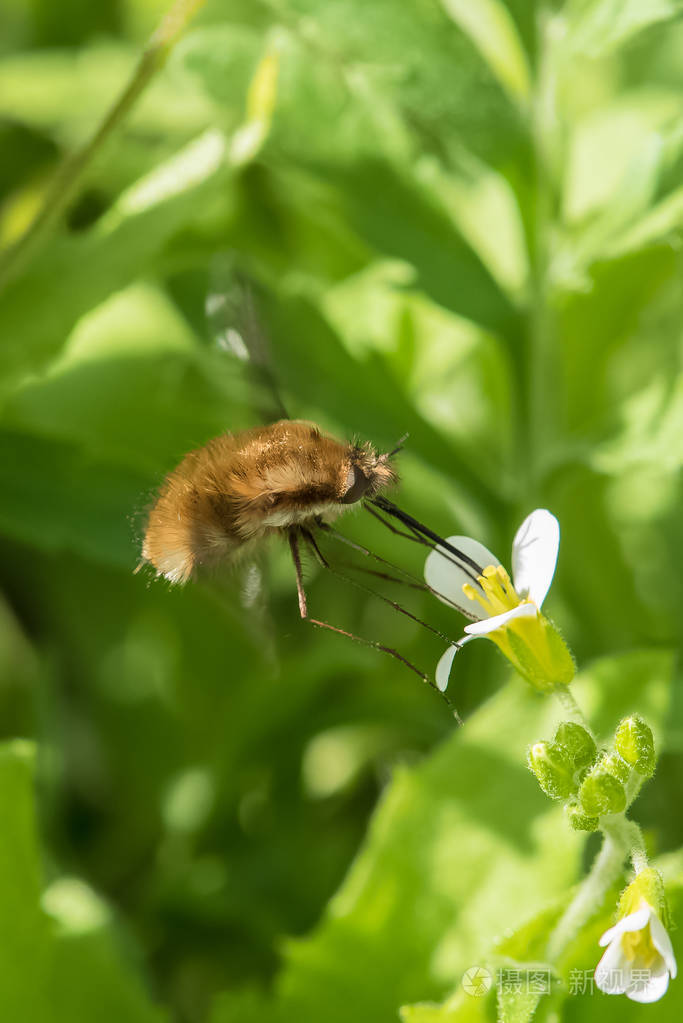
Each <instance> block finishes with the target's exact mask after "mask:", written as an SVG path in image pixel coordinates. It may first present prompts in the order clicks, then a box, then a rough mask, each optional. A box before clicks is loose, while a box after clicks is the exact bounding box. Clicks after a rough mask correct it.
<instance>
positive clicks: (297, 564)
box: [287, 529, 308, 619]
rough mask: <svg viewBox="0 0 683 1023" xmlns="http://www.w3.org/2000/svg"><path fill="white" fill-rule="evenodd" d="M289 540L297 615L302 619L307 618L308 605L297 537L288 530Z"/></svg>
mask: <svg viewBox="0 0 683 1023" xmlns="http://www.w3.org/2000/svg"><path fill="white" fill-rule="evenodd" d="M287 539H288V540H289V549H290V551H291V552H292V561H293V562H294V572H295V574H296V592H297V594H298V596H299V614H300V615H301V617H302V618H304V619H307V618H308V605H307V603H306V591H305V589H304V580H303V574H302V572H301V556H300V555H299V537H298V536H297V533H296V530H294V529H290V531H289V533H288V534H287Z"/></svg>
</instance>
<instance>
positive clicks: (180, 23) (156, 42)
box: [0, 0, 205, 288]
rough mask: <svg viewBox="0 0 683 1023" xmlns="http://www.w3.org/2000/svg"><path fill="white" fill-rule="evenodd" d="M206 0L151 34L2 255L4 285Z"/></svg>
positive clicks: (179, 3)
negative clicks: (110, 100) (118, 87)
mask: <svg viewBox="0 0 683 1023" xmlns="http://www.w3.org/2000/svg"><path fill="white" fill-rule="evenodd" d="M204 2H205V0H176V2H175V3H174V4H173V6H172V7H171V8H170V9H169V10H168V11H167V12H166V14H165V15H164V16H163V18H162V19H161V21H160V22H159V25H158V26H157V28H156V30H155V31H154V32H153V33H152V35H151V36H150V38H149V40H148V42H147V45H146V46H145V48H144V50H143V52H142V54H141V56H140V59H139V60H138V63H137V65H136V67H135V70H134V71H133V73H132V75H131V77H130V79H129V80H128V83H127V85H126V86H125V88H124V89H123V91H122V92H121V94H120V95H119V97H118V98H117V99H116V100H115V101H114V103H113V104H112V106H111V107H110V108H109V110H108V111H107V113H106V114H105V115H104V117H103V118H102V120H101V121H100V123H99V125H98V126H97V127H96V129H95V131H94V132H93V134H92V135H91V137H90V138H89V139H88V140H87V142H85V144H84V145H83V146H81V148H80V149H77V150H75V152H73V153H70V154H69V155H67V156H66V157H65V159H64V160H63V162H62V164H61V165H60V167H59V168H58V169H57V172H56V173H55V176H54V178H53V179H52V183H51V184H50V186H49V188H48V190H47V194H46V196H45V199H44V201H43V204H42V206H41V208H40V209H39V210H38V213H37V214H36V216H35V217H34V219H33V220H32V221H31V223H30V224H29V226H28V227H27V229H26V231H25V232H24V234H23V235H22V236H21V237H20V238H19V240H18V241H17V242H15V244H14V245H13V246H12V247H11V248H10V249H9V250H8V251H7V252H6V253H5V254H4V256H3V258H2V259H1V260H0V288H2V287H3V286H4V285H6V284H7V282H8V281H9V280H11V279H12V278H13V277H14V276H15V275H16V274H17V273H18V272H19V271H20V270H21V268H22V267H23V266H24V265H25V264H26V262H27V261H28V260H29V259H30V258H31V256H32V254H33V253H34V251H35V250H36V249H37V248H38V246H39V245H40V243H41V242H42V240H43V239H44V238H45V236H46V235H47V234H48V233H49V231H50V228H51V227H52V226H53V225H54V224H55V222H56V221H57V220H58V219H59V217H60V216H61V214H62V213H63V212H64V209H65V208H66V206H67V205H68V203H69V202H70V200H71V199H72V197H73V195H74V193H75V191H76V189H77V188H78V184H79V182H80V180H81V177H82V175H83V172H84V171H85V169H86V167H87V166H88V165H89V164H90V163H91V161H92V159H93V157H94V156H95V154H96V153H97V152H98V151H99V150H100V149H101V148H102V146H103V144H104V143H105V142H106V141H107V139H108V138H109V136H110V135H111V133H112V132H113V131H114V129H115V128H116V127H117V126H118V125H119V124H120V123H121V121H123V119H124V118H125V117H126V115H127V114H128V113H129V111H130V110H131V108H132V107H133V105H134V104H135V103H136V101H137V100H138V99H139V97H140V96H141V95H142V93H143V92H144V90H145V88H146V87H147V85H148V84H149V82H150V81H151V80H152V78H153V77H154V75H155V74H156V73H157V71H159V69H160V68H162V67H163V65H164V63H165V62H166V59H167V58H168V55H169V53H170V52H171V50H172V49H173V46H174V45H175V43H176V42H177V40H178V39H179V38H180V36H181V35H182V34H183V32H184V31H185V29H186V28H187V26H188V24H189V23H190V21H191V19H192V18H193V17H194V15H195V14H196V13H197V11H198V10H199V9H200V8H201V7H202V6H203V4H204Z"/></svg>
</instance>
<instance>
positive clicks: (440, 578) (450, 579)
mask: <svg viewBox="0 0 683 1023" xmlns="http://www.w3.org/2000/svg"><path fill="white" fill-rule="evenodd" d="M446 540H447V541H448V543H449V544H450V545H451V546H452V547H455V548H456V549H457V550H459V551H461V552H462V553H463V554H465V555H466V556H467V557H468V558H470V559H471V560H472V561H474V562H475V563H476V564H477V565H478V566H479V569H480V571H477V570H476V569H474V568H472V567H471V566H469V565H464V566H463V567H460V565H459V564H456V563H455V555H454V554H451V553H450V551H448V550H445V549H444V548H439V547H437V548H436V550H433V551H432V552H431V554H429V555H428V556H427V560H426V562H425V579H426V580H427V585H428V586H430V587H431V588H432V589H433V590H434V592H435V593H436V596H437V597H438V598H439V600H442V601H443V602H444V603H445V604H451V605H455V607H457V608H458V609H459V610H460V611H462V613H463V614H464V615H467V617H468V618H473V619H474V621H479V619H480V618H481V617H482V616H483V613H484V611H483V608H482V606H481V604H478V603H477V601H476V600H470V598H469V597H466V596H465V594H464V593H463V592H462V588H463V586H464V584H465V583H470V584H471V585H472V586H477V576H478V575H481V571H482V570H483V569H485V568H486V567H487V566H488V565H500V561H499V560H498V558H497V557H496V556H495V554H491V551H489V550H487V548H486V547H484V545H483V544H482V543H479V542H478V541H477V540H472V539H471V537H469V536H448V537H446Z"/></svg>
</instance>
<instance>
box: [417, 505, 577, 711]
mask: <svg viewBox="0 0 683 1023" xmlns="http://www.w3.org/2000/svg"><path fill="white" fill-rule="evenodd" d="M446 543H447V544H448V545H449V547H450V548H451V549H450V550H449V549H447V548H446V547H437V548H436V549H435V550H433V551H432V552H431V553H430V554H429V556H428V557H427V561H426V564H425V579H426V580H427V584H428V585H429V586H430V588H431V589H432V590H433V591H434V593H435V594H436V596H437V597H439V599H440V600H442V601H444V603H447V604H450V605H451V606H453V607H456V608H458V610H460V611H462V613H463V614H464V615H466V616H467V617H468V618H471V619H473V622H472V624H471V625H468V626H466V628H465V633H466V635H465V636H464V637H463V638H462V639H461V640H459V642H458V643H454V644H453V645H452V646H450V647H448V649H447V650H446V652H445V653H444V654H443V656H442V657H441V659H440V661H439V663H438V665H437V668H436V684H437V686H438V687H439V689H441V690H442V691H443V690H445V689H446V686H447V685H448V678H449V675H450V671H451V667H452V664H453V658H454V657H455V654H456V653H457V652H458V650H459V649H460V648H461V647H462V646H463V645H464V644H465V643H467V642H468V641H469V640H471V639H476V638H477V637H478V636H488V637H489V639H492V640H493V641H494V642H495V643H497V645H498V646H499V647H500V648H501V650H502V651H503V653H504V654H505V655H506V656H507V657H508V658H509V659H510V660H511V661H512V662H513V663H514V664H515V666H516V667H517V669H518V670H519V671H520V672H521V673H522V674H523V675H524V676H525V677H527V678H528V679H529V681H531V682H532V683H533V684H534V685H537V686H538V688H542V689H543V688H550V687H552V685H555V684H558V683H562V684H566V682H568V681H570V679H571V676H572V675H573V662H571V656H570V655H569V652H568V651H567V650H566V647H564V644H563V643H562V640H561V638H560V637H559V634H558V633H557V632H556V631H555V630H554V629H553V627H552V626H551V625H550V623H549V622H548V621H547V619H545V618H543V616H542V615H540V614H539V611H540V608H541V605H542V603H543V601H544V599H545V596H546V594H547V592H548V590H549V589H550V584H551V582H552V580H553V576H554V574H555V566H556V564H557V553H558V550H559V546H560V526H559V523H558V521H557V519H556V518H555V516H554V515H552V514H551V512H549V511H547V510H546V509H545V508H537V509H536V511H534V512H532V513H531V515H529V516H527V518H526V519H525V520H524V522H523V523H522V525H521V526H520V527H519V529H518V530H517V533H516V535H515V539H514V541H513V543H512V581H511V580H510V577H509V575H508V573H507V572H506V571H505V569H504V568H503V566H502V565H501V563H500V562H499V560H498V558H496V557H495V555H493V554H492V553H491V552H490V551H489V550H487V548H486V547H484V545H483V544H481V543H479V542H478V541H477V540H472V539H471V538H470V537H468V536H449V537H448V539H447V540H446ZM532 621H533V624H532ZM539 625H541V626H542V628H541V629H539V628H538V626H539ZM551 632H552V633H553V635H551ZM511 633H512V634H514V636H513V639H512V640H511ZM557 640H559V642H560V643H561V644H562V647H563V648H564V651H566V657H565V655H564V654H563V653H562V651H560V652H559V654H558V648H557ZM520 644H521V646H520ZM525 649H526V650H527V652H528V650H529V649H531V651H532V654H533V656H532V658H531V659H530V658H529V657H526V656H525V653H524V650H525ZM558 657H559V658H560V659H561V660H562V661H563V663H562V665H561V668H562V670H561V671H560V672H559V675H558V670H557V668H558V666H557V664H555V665H553V663H552V662H553V661H557V659H558ZM548 658H550V661H549V662H548ZM532 660H533V661H534V662H535V663H534V664H532V663H531V661H532ZM541 662H546V663H541ZM569 662H571V671H570V670H569V667H568V664H569ZM539 672H540V674H539ZM568 673H569V678H565V676H566V675H567V674H568ZM544 674H545V676H547V680H546V681H545V682H544V681H543V676H544ZM560 675H561V676H562V677H559V676H560ZM532 676H533V677H532ZM551 676H552V682H551V681H550V680H551Z"/></svg>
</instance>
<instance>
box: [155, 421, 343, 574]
mask: <svg viewBox="0 0 683 1023" xmlns="http://www.w3.org/2000/svg"><path fill="white" fill-rule="evenodd" d="M349 465H350V461H349V449H348V447H347V446H345V445H343V444H340V443H339V442H338V441H336V440H334V438H331V437H327V436H325V435H321V433H320V431H319V430H318V428H317V427H316V426H315V425H314V424H312V423H307V422H301V421H289V420H283V421H281V422H278V423H273V424H272V425H271V426H266V427H258V428H255V429H253V430H247V431H244V432H243V433H239V434H235V435H233V434H223V435H222V436H220V437H216V438H214V439H213V440H211V441H209V442H208V443H207V444H206V445H204V447H202V448H199V449H197V450H196V451H192V452H190V453H189V454H188V455H186V456H185V458H184V459H183V461H182V462H181V463H180V465H179V466H178V467H177V468H176V469H175V470H174V471H173V472H172V473H170V475H169V476H168V477H167V478H166V481H165V483H164V486H163V488H162V490H161V493H160V495H159V498H158V500H157V502H156V504H155V506H154V508H153V509H152V511H151V513H150V516H149V522H148V526H147V532H146V535H145V542H144V546H143V557H144V558H145V560H147V561H149V562H151V564H152V565H154V567H155V568H156V569H157V571H158V572H159V573H161V574H162V575H164V576H166V578H167V579H169V580H170V581H172V582H180V583H182V582H185V581H187V579H189V578H190V576H191V575H192V574H193V572H194V570H195V569H196V568H197V567H199V566H200V565H205V566H210V565H212V564H215V563H217V562H218V561H222V560H225V559H226V558H228V559H229V558H231V557H234V556H235V555H236V554H237V553H238V552H239V551H240V549H241V548H243V547H244V546H245V545H246V544H247V543H248V542H249V541H250V540H256V539H258V538H259V537H261V536H263V535H265V534H266V533H268V532H272V531H273V530H275V529H280V528H284V527H287V526H289V525H293V524H295V523H298V522H304V521H306V520H307V519H311V518H312V517H313V516H315V515H316V514H325V513H326V512H330V511H333V510H335V508H337V507H338V506H339V502H340V500H341V497H342V495H343V491H344V484H345V480H346V477H347V475H348V469H349Z"/></svg>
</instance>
